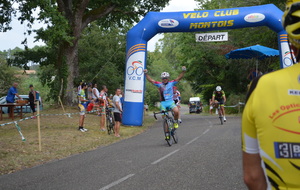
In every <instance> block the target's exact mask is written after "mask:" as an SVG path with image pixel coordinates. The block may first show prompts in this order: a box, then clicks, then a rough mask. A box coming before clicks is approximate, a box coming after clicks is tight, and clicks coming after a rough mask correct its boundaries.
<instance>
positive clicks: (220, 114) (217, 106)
mask: <svg viewBox="0 0 300 190" xmlns="http://www.w3.org/2000/svg"><path fill="white" fill-rule="evenodd" d="M214 104H215V107H216V108H217V110H218V114H219V119H220V121H221V125H223V121H224V120H223V119H224V117H223V115H222V110H221V105H220V103H219V102H215V103H214Z"/></svg>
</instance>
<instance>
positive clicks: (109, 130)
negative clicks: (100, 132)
mask: <svg viewBox="0 0 300 190" xmlns="http://www.w3.org/2000/svg"><path fill="white" fill-rule="evenodd" d="M106 128H107V133H108V134H109V135H110V134H111V127H110V121H109V116H108V115H106Z"/></svg>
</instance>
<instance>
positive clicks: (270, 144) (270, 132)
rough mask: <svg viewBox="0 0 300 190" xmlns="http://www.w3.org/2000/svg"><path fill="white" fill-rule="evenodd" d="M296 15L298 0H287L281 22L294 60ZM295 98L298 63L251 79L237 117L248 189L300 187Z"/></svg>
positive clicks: (298, 96)
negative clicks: (240, 131) (239, 120)
mask: <svg viewBox="0 0 300 190" xmlns="http://www.w3.org/2000/svg"><path fill="white" fill-rule="evenodd" d="M299 15H300V2H299V0H297V1H296V0H294V1H292V0H290V1H288V3H287V6H286V10H285V12H284V14H283V17H282V23H283V27H284V29H285V30H286V32H287V34H288V40H289V42H290V43H291V45H290V46H291V48H293V50H294V53H295V57H296V60H297V62H299V59H300V41H299V39H300V33H299V30H300V16H299ZM270 92H272V95H271V96H270V95H268V94H270ZM299 103H300V64H299V63H298V64H294V65H293V66H291V67H288V68H285V69H281V70H279V71H274V72H272V73H268V74H265V75H263V76H261V77H259V78H256V79H254V81H253V82H252V84H251V87H250V90H249V92H248V95H247V101H246V105H245V108H244V112H243V117H242V148H243V170H244V181H245V183H246V185H247V186H248V188H249V189H294V190H296V189H299V187H300V177H299V176H300V128H299V123H300V117H299V113H300V112H299V108H300V104H299Z"/></svg>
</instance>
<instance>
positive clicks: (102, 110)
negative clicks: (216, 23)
mask: <svg viewBox="0 0 300 190" xmlns="http://www.w3.org/2000/svg"><path fill="white" fill-rule="evenodd" d="M107 91H108V89H107V87H106V86H105V85H103V86H102V90H101V92H100V95H99V107H100V115H101V119H100V130H101V131H106V129H105V119H106V115H105V108H106V104H107V102H106V96H107Z"/></svg>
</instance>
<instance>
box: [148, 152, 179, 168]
mask: <svg viewBox="0 0 300 190" xmlns="http://www.w3.org/2000/svg"><path fill="white" fill-rule="evenodd" d="M179 150H180V149H177V150H174V151H173V152H171V153H169V154H167V155H165V156H164V157H161V158H160V159H158V160H156V161H154V162H152V163H151V164H153V165H154V164H157V163H158V162H160V161H162V160H164V159H166V158H168V157H169V156H171V155H172V154H175V153H176V152H177V151H179Z"/></svg>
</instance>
